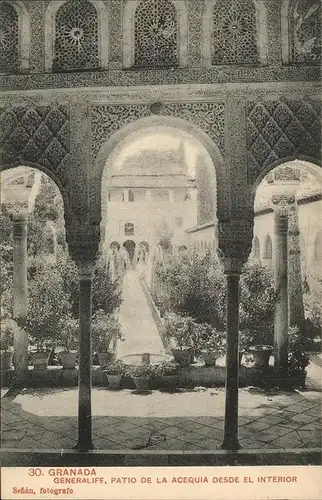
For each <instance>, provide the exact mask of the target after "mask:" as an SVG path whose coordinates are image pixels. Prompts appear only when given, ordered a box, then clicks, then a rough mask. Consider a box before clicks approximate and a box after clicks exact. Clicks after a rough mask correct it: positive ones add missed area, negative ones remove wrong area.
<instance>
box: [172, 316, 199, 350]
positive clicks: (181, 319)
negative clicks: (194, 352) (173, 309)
mask: <svg viewBox="0 0 322 500" xmlns="http://www.w3.org/2000/svg"><path fill="white" fill-rule="evenodd" d="M194 327H195V322H194V321H193V319H192V318H191V317H190V316H180V315H179V314H176V313H167V314H166V315H165V329H166V337H167V338H168V339H169V340H170V341H172V342H173V343H174V345H175V347H176V348H178V349H183V348H185V347H188V346H189V347H192V342H193V335H194Z"/></svg>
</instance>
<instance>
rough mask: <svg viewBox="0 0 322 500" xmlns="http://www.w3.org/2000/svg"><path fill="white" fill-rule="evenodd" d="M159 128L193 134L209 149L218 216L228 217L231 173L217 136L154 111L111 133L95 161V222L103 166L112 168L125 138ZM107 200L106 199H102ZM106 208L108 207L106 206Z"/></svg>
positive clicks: (101, 184) (97, 216)
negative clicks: (112, 156) (114, 158)
mask: <svg viewBox="0 0 322 500" xmlns="http://www.w3.org/2000/svg"><path fill="white" fill-rule="evenodd" d="M155 127H156V128H158V130H160V129H161V130H162V129H164V130H166V129H168V130H169V129H171V128H173V129H177V130H179V131H180V130H181V131H184V132H186V133H188V134H190V135H191V136H192V137H193V138H194V139H196V140H197V141H199V142H200V143H201V145H202V146H204V148H205V150H206V151H207V152H208V154H209V156H210V158H211V160H212V164H213V166H214V169H215V170H214V173H213V175H214V176H215V177H216V183H217V197H216V198H217V218H218V219H221V220H227V219H228V218H229V212H230V206H229V199H230V194H229V182H228V173H227V171H226V168H225V165H224V160H223V157H222V154H221V153H220V150H219V148H218V146H217V144H215V142H214V140H212V138H211V137H210V136H209V135H208V134H207V133H206V132H205V131H204V130H202V129H201V128H200V127H199V126H197V125H195V124H192V123H191V122H188V121H187V120H185V119H183V118H179V117H173V116H157V115H151V116H146V117H143V118H139V119H137V120H136V121H133V122H131V123H128V124H126V125H124V126H123V127H122V128H120V129H119V130H118V131H116V132H114V134H111V135H110V137H108V138H107V140H106V141H105V142H104V143H103V145H102V146H101V148H100V150H99V152H98V154H97V156H96V159H95V162H94V164H93V177H92V186H91V210H92V218H93V222H94V223H99V222H100V221H101V220H102V217H101V208H102V207H101V199H102V197H101V194H102V186H103V184H104V183H105V182H106V180H107V178H108V174H107V175H103V174H104V170H105V169H106V171H109V170H110V171H111V169H112V162H111V155H112V153H113V152H114V150H115V149H116V148H117V147H122V144H124V141H125V140H126V138H128V137H129V136H130V135H131V134H134V133H141V134H142V133H144V132H148V131H151V128H152V129H153V128H155ZM103 201H104V200H103ZM104 210H105V207H104Z"/></svg>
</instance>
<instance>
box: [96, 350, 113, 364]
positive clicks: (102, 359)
mask: <svg viewBox="0 0 322 500" xmlns="http://www.w3.org/2000/svg"><path fill="white" fill-rule="evenodd" d="M97 356H98V361H99V364H100V367H101V368H103V367H104V366H106V365H108V364H109V363H111V361H114V357H115V353H114V351H112V350H109V351H106V352H98V353H97Z"/></svg>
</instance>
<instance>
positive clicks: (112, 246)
mask: <svg viewBox="0 0 322 500" xmlns="http://www.w3.org/2000/svg"><path fill="white" fill-rule="evenodd" d="M113 248H116V249H117V250H119V249H120V248H121V246H120V244H119V242H118V241H112V242H111V243H110V249H113Z"/></svg>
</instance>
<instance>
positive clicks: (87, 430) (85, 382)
mask: <svg viewBox="0 0 322 500" xmlns="http://www.w3.org/2000/svg"><path fill="white" fill-rule="evenodd" d="M92 283H93V263H91V262H90V263H88V262H86V263H80V264H79V376H78V388H79V395H78V442H77V445H76V448H77V449H78V450H80V451H87V450H91V449H93V442H92V408H91V389H92Z"/></svg>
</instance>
